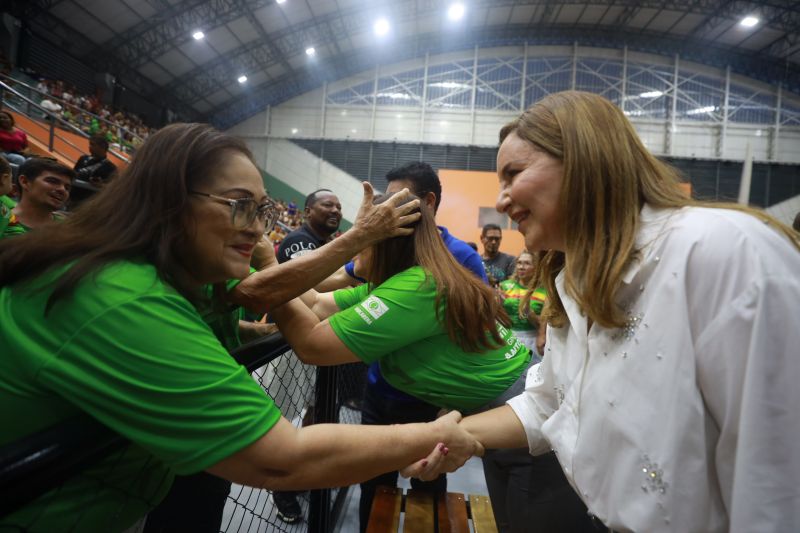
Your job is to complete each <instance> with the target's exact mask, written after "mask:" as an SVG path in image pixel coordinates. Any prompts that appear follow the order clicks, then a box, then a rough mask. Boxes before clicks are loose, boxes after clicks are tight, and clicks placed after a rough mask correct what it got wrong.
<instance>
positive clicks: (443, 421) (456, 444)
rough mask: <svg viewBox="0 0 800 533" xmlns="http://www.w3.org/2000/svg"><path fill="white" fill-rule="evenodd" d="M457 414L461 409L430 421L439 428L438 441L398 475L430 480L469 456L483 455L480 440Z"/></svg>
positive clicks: (450, 469) (457, 465) (451, 470)
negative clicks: (430, 449)
mask: <svg viewBox="0 0 800 533" xmlns="http://www.w3.org/2000/svg"><path fill="white" fill-rule="evenodd" d="M461 418H462V417H461V413H459V412H458V411H450V412H448V413H447V414H445V415H443V416H441V417H439V418H438V419H437V420H436V421H435V422H431V424H434V425H436V426H438V430H439V431H442V434H443V438H442V442H440V443H438V444H437V445H436V446H435V447H434V448H433V450H432V451H431V452H430V453H429V454H428V456H427V457H424V458H422V459H420V460H418V461H416V462H414V463H412V464H410V465H408V466H406V467H405V468H403V469H401V470H400V475H401V476H403V477H406V478H408V477H414V478H418V479H421V480H423V481H430V480H432V479H436V478H437V477H438V476H439V475H441V474H442V473H445V472H455V471H456V470H458V469H459V468H461V467H462V466H463V465H464V463H466V462H467V460H468V459H469V458H470V457H472V456H478V457H481V456H483V453H484V447H483V444H481V443H480V442H479V441H478V440H477V439H476V438H475V437H473V436H472V434H470V433H469V432H468V431H467V430H466V429H465V428H464V426H463V425H461V424H459V422H461Z"/></svg>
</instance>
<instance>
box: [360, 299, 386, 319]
mask: <svg viewBox="0 0 800 533" xmlns="http://www.w3.org/2000/svg"><path fill="white" fill-rule="evenodd" d="M361 307H363V308H364V309H366V311H367V313H369V314H370V315H372V318H374V319H376V320H377V319H379V318H380V317H382V316H383V315H384V314H386V311H388V310H389V308H388V307H387V306H386V304H385V303H383V301H382V300H381V299H380V298H378V297H377V296H369V297H367V299H366V300H364V301H363V302H361Z"/></svg>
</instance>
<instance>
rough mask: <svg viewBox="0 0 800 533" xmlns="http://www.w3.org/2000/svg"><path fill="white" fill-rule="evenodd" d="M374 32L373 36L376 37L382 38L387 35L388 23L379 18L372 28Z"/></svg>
mask: <svg viewBox="0 0 800 533" xmlns="http://www.w3.org/2000/svg"><path fill="white" fill-rule="evenodd" d="M372 29H373V30H375V35H377V36H378V37H383V36H384V35H386V34H387V33H389V21H388V20H386V19H385V18H379V19H378V20H376V21H375V25H374V26H373V27H372Z"/></svg>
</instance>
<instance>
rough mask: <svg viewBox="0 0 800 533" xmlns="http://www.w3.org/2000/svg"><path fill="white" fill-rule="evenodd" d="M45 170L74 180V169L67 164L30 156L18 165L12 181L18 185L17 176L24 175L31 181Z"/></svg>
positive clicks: (20, 191)
mask: <svg viewBox="0 0 800 533" xmlns="http://www.w3.org/2000/svg"><path fill="white" fill-rule="evenodd" d="M45 172H52V173H53V174H58V175H59V176H66V177H68V178H69V181H75V171H74V170H72V169H71V168H69V167H68V166H67V165H64V164H62V163H59V162H58V161H56V160H55V159H52V158H50V157H30V158H28V159H26V160H25V162H24V163H22V164H21V165H20V166H19V169H18V170H17V177H16V179H15V180H14V182H15V183H16V184H17V186H18V187H19V177H20V176H25V178H27V180H28V181H33V180H35V179H36V178H38V177H39V176H41V175H42V174H44V173H45ZM22 192H23V191H22V187H19V197H20V198H22Z"/></svg>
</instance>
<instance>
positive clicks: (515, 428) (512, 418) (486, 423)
mask: <svg viewBox="0 0 800 533" xmlns="http://www.w3.org/2000/svg"><path fill="white" fill-rule="evenodd" d="M461 426H462V427H463V428H464V429H466V430H467V431H468V432H469V433H470V434H471V435H472V436H473V437H475V439H477V440H478V442H480V443H481V444H483V447H484V448H487V449H489V448H527V447H528V438H527V437H526V435H525V429H524V428H523V427H522V422H520V420H519V418H517V415H516V414H515V413H514V410H513V409H511V407H509V406H508V405H503V406H501V407H497V408H495V409H492V410H490V411H484V412H483V413H478V414H477V415H472V416H468V417H466V418H464V420H462V421H461Z"/></svg>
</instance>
